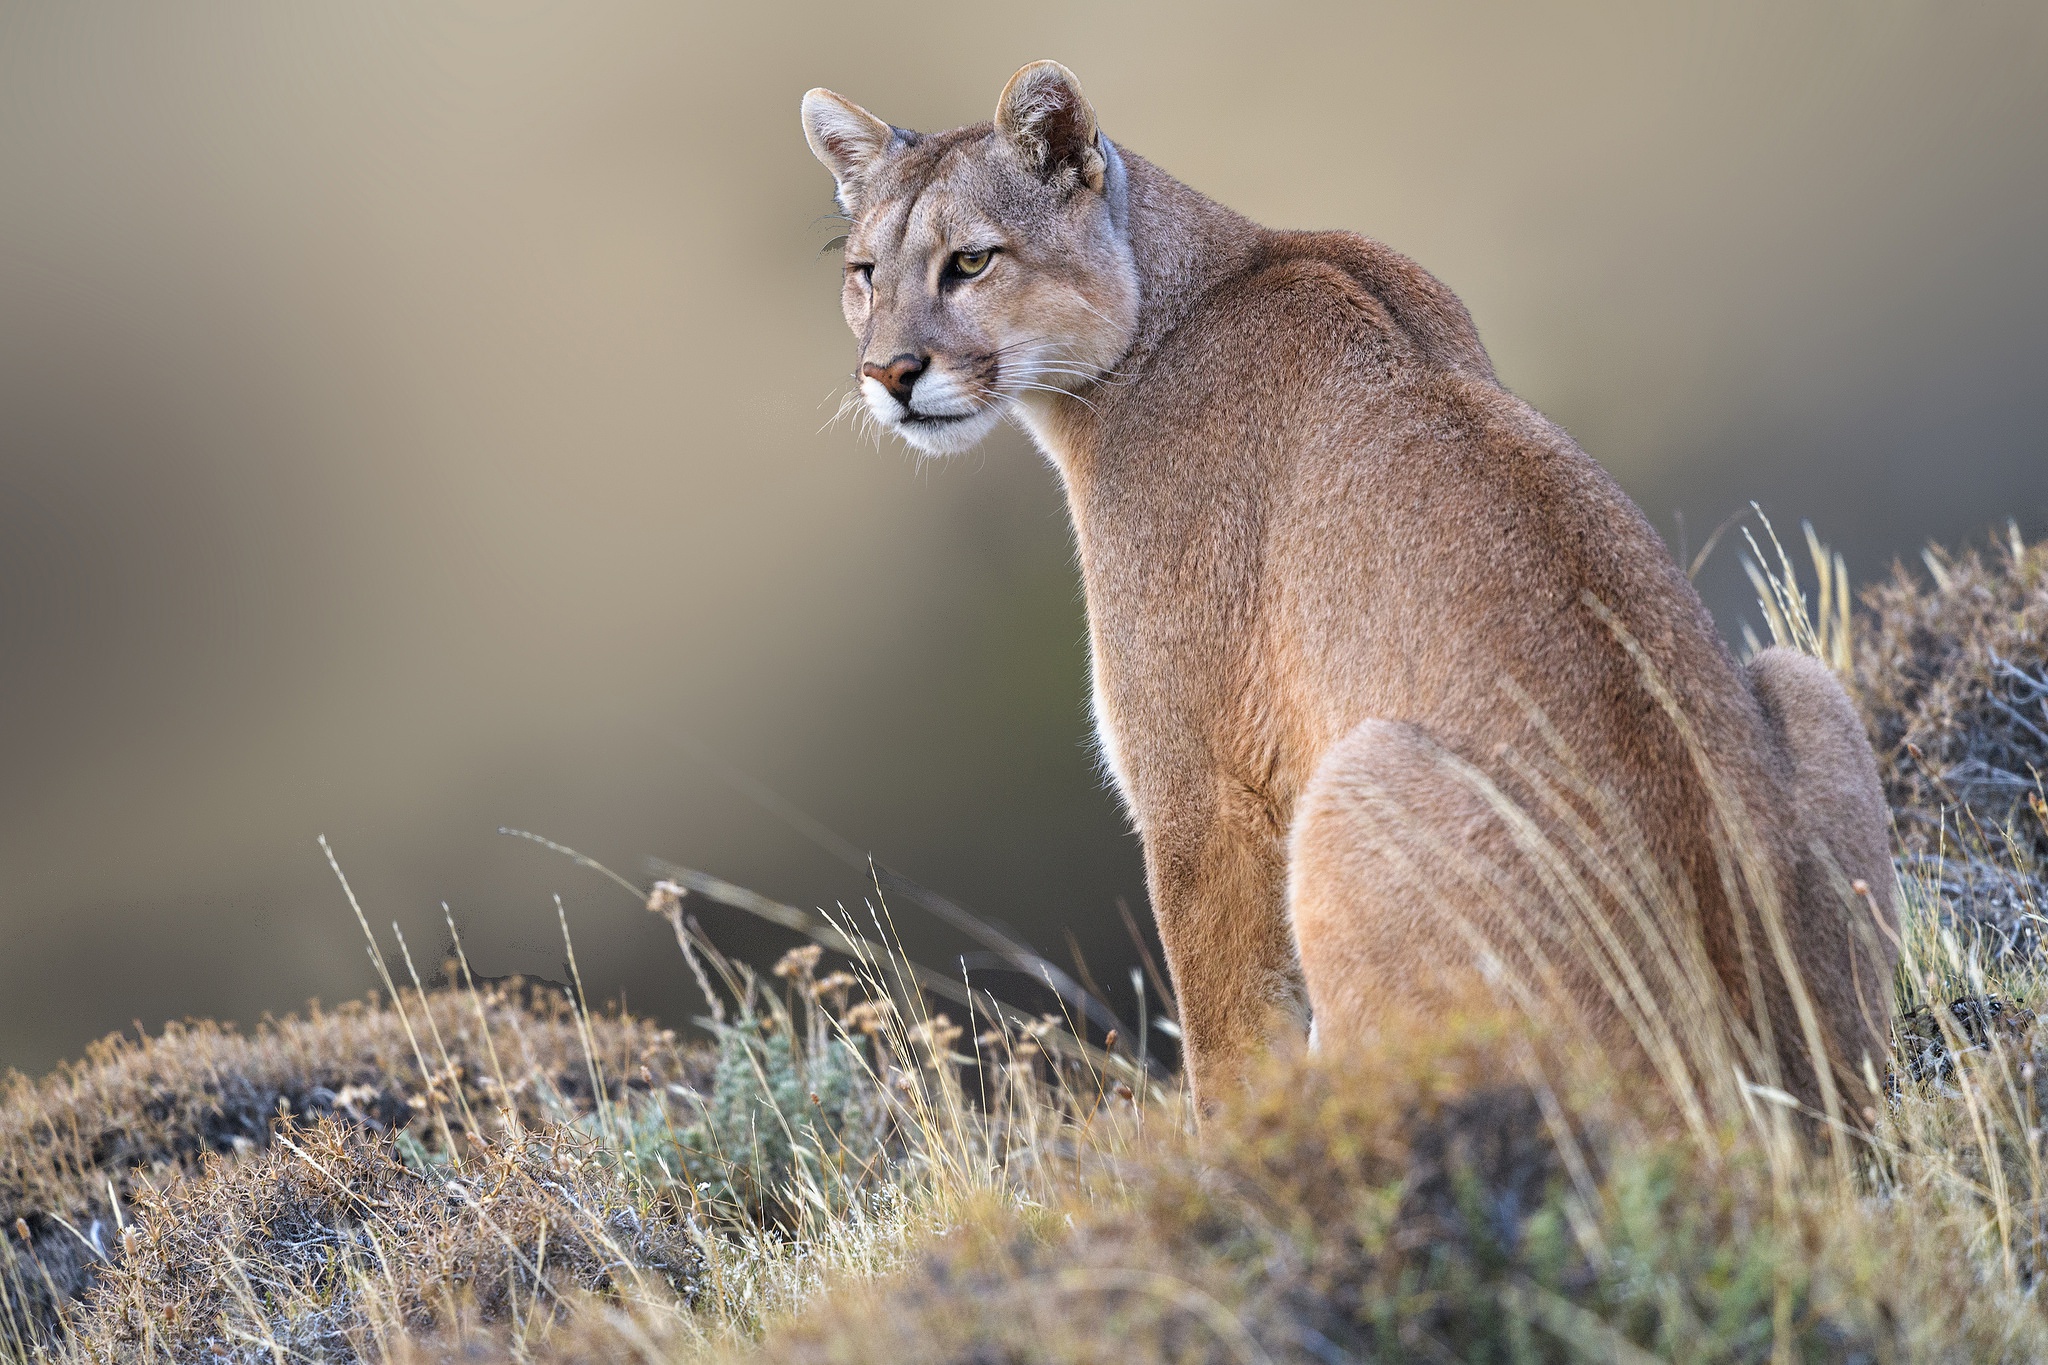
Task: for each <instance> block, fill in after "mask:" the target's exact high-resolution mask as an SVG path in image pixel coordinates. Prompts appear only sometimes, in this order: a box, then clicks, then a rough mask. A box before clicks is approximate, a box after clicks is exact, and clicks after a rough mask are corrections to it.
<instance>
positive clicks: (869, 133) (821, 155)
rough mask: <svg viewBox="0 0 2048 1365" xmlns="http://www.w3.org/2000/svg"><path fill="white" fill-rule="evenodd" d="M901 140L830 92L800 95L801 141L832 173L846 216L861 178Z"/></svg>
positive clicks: (856, 107)
mask: <svg viewBox="0 0 2048 1365" xmlns="http://www.w3.org/2000/svg"><path fill="white" fill-rule="evenodd" d="M902 139H903V134H902V133H901V132H900V131H898V130H897V129H895V128H891V127H890V126H889V125H888V124H886V123H884V122H882V121H881V120H880V119H878V118H876V117H875V116H874V115H873V114H870V113H869V112H868V111H867V110H865V109H863V108H861V107H860V106H859V105H858V104H855V103H854V102H853V101H852V100H849V99H845V98H843V97H841V96H839V95H835V94H833V93H832V92H831V91H830V90H825V89H818V90H812V91H809V92H807V93H806V94H805V95H804V140H805V141H806V142H808V143H810V144H811V152H812V154H813V155H815V156H816V157H817V158H818V160H820V161H822V162H824V163H825V169H826V170H828V171H830V172H832V180H833V183H834V184H835V185H836V186H837V187H838V191H839V206H840V207H841V208H843V209H845V210H846V211H847V212H848V213H851V212H853V200H854V191H855V190H856V189H857V188H858V187H859V185H860V181H861V177H862V176H864V175H866V174H867V173H868V171H869V169H870V168H872V167H873V166H874V164H875V163H876V162H878V161H880V160H881V159H882V158H883V157H884V156H886V155H887V154H888V152H889V149H890V148H891V147H893V146H894V145H895V144H896V143H897V142H899V141H901V140H902Z"/></svg>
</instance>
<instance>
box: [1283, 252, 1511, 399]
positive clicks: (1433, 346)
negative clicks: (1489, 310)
mask: <svg viewBox="0 0 2048 1365" xmlns="http://www.w3.org/2000/svg"><path fill="white" fill-rule="evenodd" d="M1262 246H1263V250H1262V251H1261V252H1260V256H1261V260H1262V268H1261V270H1260V275H1261V276H1262V277H1263V279H1264V280H1265V281H1267V282H1270V283H1271V284H1276V285H1277V284H1283V283H1285V284H1288V285H1293V284H1296V283H1297V282H1305V281H1308V280H1316V281H1319V282H1321V283H1322V284H1324V285H1325V286H1327V287H1330V288H1332V289H1334V290H1336V291H1338V292H1339V293H1341V294H1344V295H1346V296H1348V297H1349V298H1350V300H1351V301H1352V302H1354V303H1356V304H1359V305H1369V306H1370V307H1371V308H1372V309H1373V310H1374V311H1376V312H1377V313H1378V314H1379V315H1380V316H1381V317H1383V318H1384V319H1385V325H1386V326H1387V327H1388V328H1389V329H1390V330H1391V331H1392V333H1393V334H1394V335H1395V336H1397V337H1398V338H1399V339H1400V340H1401V341H1402V342H1403V343H1405V344H1406V346H1407V347H1408V348H1410V350H1411V351H1412V354H1413V357H1414V358H1415V359H1417V360H1419V361H1420V362H1421V363H1423V364H1424V365H1426V366H1428V367H1430V368H1432V369H1437V370H1443V371H1448V372H1450V373H1453V374H1458V375H1463V376H1465V377H1468V378H1472V379H1480V380H1484V381H1485V382H1487V383H1489V384H1490V383H1493V382H1494V374H1493V362H1492V360H1491V359H1490V358H1488V356H1487V354H1486V348H1485V347H1484V346H1483V345H1481V344H1480V341H1479V330H1478V328H1476V327H1474V326H1473V324H1472V315H1471V314H1470V313H1468V312H1467V311H1466V310H1465V305H1464V304H1463V303H1462V302H1460V301H1459V299H1458V296H1457V295H1456V294H1454V293H1452V292H1451V291H1450V290H1449V289H1448V288H1446V287H1445V285H1444V284H1443V282H1442V281H1441V280H1439V279H1437V278H1436V276H1434V275H1432V274H1430V273H1429V272H1428V271H1427V270H1424V269H1423V268H1422V267H1421V266H1419V265H1417V264H1416V263H1415V262H1414V261H1412V260H1410V259H1409V258H1408V257H1406V256H1403V255H1402V254H1401V253H1400V252H1398V251H1395V250H1394V249H1393V248H1391V247H1388V246H1386V245H1384V244H1382V243H1380V242H1376V241H1373V240H1372V239H1371V238H1369V237H1364V236H1361V235H1359V234H1358V233H1355V232H1269V233H1267V234H1266V237H1265V241H1264V242H1263V243H1262Z"/></svg>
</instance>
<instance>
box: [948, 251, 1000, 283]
mask: <svg viewBox="0 0 2048 1365" xmlns="http://www.w3.org/2000/svg"><path fill="white" fill-rule="evenodd" d="M994 258H995V252H993V251H956V252H954V253H953V273H954V274H955V275H958V276H959V277H960V278H961V279H963V280H971V279H973V278H974V277H975V276H976V275H979V274H980V273H981V272H982V271H984V270H986V269H988V263H989V262H990V261H991V260H993V259H994Z"/></svg>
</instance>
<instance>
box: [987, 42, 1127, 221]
mask: <svg viewBox="0 0 2048 1365" xmlns="http://www.w3.org/2000/svg"><path fill="white" fill-rule="evenodd" d="M996 131H997V132H999V133H1001V134H1002V135H1003V136H1004V137H1005V138H1007V139H1009V142H1010V145H1011V146H1012V147H1014V148H1015V149H1016V151H1017V154H1018V156H1020V157H1022V158H1023V160H1024V164H1025V165H1026V166H1029V167H1030V168H1031V169H1032V170H1033V171H1035V172H1036V173H1037V174H1039V175H1041V176H1043V177H1045V178H1046V179H1047V180H1051V179H1053V178H1055V177H1056V176H1059V175H1061V174H1063V173H1065V172H1067V171H1072V172H1073V173H1074V175H1075V177H1076V178H1077V179H1078V180H1079V181H1080V182H1081V183H1082V184H1084V185H1086V186H1087V187H1088V188H1089V189H1091V190H1094V191H1096V192H1097V193H1100V192H1101V190H1102V186H1103V179H1104V175H1105V173H1106V171H1107V163H1106V162H1105V161H1104V160H1103V156H1102V149H1101V148H1100V147H1098V146H1097V145H1096V137H1095V110H1094V108H1093V107H1091V106H1090V105H1089V103H1088V97H1087V96H1086V95H1083V94H1082V93H1081V82H1080V81H1078V80H1076V79H1075V78H1074V73H1073V72H1071V71H1069V70H1067V69H1066V68H1065V67H1064V66H1061V65H1060V64H1059V63H1058V62H1033V63H1032V64H1031V65H1029V66H1027V67H1025V68H1024V69H1023V70H1022V71H1019V72H1018V73H1017V74H1016V75H1014V76H1012V77H1010V83H1009V84H1008V85H1006V86H1004V87H1003V95H1002V98H1001V99H999V100H997V101H996Z"/></svg>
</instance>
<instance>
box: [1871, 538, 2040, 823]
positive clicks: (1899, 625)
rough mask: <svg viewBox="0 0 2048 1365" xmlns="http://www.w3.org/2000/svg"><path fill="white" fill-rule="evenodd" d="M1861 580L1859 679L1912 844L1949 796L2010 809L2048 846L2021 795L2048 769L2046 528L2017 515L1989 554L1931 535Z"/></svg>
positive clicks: (1990, 809) (1990, 811)
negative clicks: (2039, 537) (2023, 535)
mask: <svg viewBox="0 0 2048 1365" xmlns="http://www.w3.org/2000/svg"><path fill="white" fill-rule="evenodd" d="M1923 563H1924V564H1925V566H1926V569H1927V579H1926V580H1924V581H1923V580H1922V579H1920V578H1918V577H1916V576H1915V575H1914V574H1913V573H1911V572H1910V571H1909V570H1907V568H1906V567H1905V566H1904V565H1903V564H1895V565H1893V567H1892V577H1891V579H1890V581H1889V582H1886V583H1881V584H1878V585H1876V586H1874V587H1871V588H1869V589H1867V590H1866V591H1865V592H1864V594H1863V601H1864V604H1865V605H1866V606H1867V607H1868V608H1869V609H1870V611H1871V619H1870V620H1869V621H1868V622H1867V624H1866V628H1865V629H1863V630H1862V631H1860V632H1859V636H1858V639H1857V642H1856V683H1857V689H1858V700H1859V701H1860V703H1861V705H1862V708H1863V714H1864V718H1865V720H1866V721H1867V722H1868V724H1869V726H1870V733H1871V740H1872V742H1873V744H1874V745H1875V746H1876V749H1877V755H1878V765H1879V769H1880V772H1881V774H1882V776H1883V778H1884V784H1885V793H1886V795H1887V797H1888V798H1889V799H1890V802H1891V804H1892V806H1893V808H1894V809H1895V810H1896V811H1897V813H1898V817H1899V822H1900V826H1901V832H1902V834H1903V835H1904V836H1905V838H1906V839H1907V840H1908V843H1909V845H1910V846H1911V847H1912V848H1914V849H1915V850H1916V851H1921V852H1937V851H1939V849H1938V847H1937V841H1938V836H1939V830H1940V817H1941V812H1942V811H1943V810H1944V808H1952V807H1954V806H1957V805H1966V806H1969V807H1970V808H1971V809H1972V810H1974V811H1975V812H1976V814H1977V816H1978V818H1979V819H1980V820H1981V821H1983V822H1985V823H1987V824H1989V825H1992V826H2003V825H2005V824H2007V823H2008V822H2009V821H2011V822H2015V823H2016V824H2017V825H2018V827H2019V828H2020V829H2021V830H2023V831H2024V833H2025V836H2026V839H2027V841H2028V842H2029V844H2030V846H2031V849H2032V851H2033V852H2034V853H2035V854H2036V855H2039V856H2048V825H2043V824H2042V823H2041V822H2040V821H2038V820H2036V819H2034V818H2033V812H2032V811H2031V810H2029V809H2027V808H2028V807H2029V806H2030V804H2031V803H2030V802H2029V800H2028V796H2029V794H2030V793H2038V791H2039V789H2040V783H2041V781H2042V779H2043V778H2044V777H2048V542H2042V543H2039V544H2035V545H2032V546H2029V545H2027V544H2025V543H2024V542H2023V541H2022V540H2021V539H2020V536H2019V532H2018V530H2017V528H2013V529H2012V530H2011V532H2010V534H2009V536H2008V537H2007V539H2006V540H2005V541H2003V542H1994V543H1993V545H1992V547H1991V554H1990V556H1989V557H1988V558H1987V557H1986V556H1985V555H1984V554H1982V553H1980V552H1979V551H1977V550H1974V549H1972V550H1967V551H1965V552H1963V553H1962V554H1959V555H1958V554H1951V553H1949V552H1948V551H1946V550H1943V549H1941V548H1939V547H1930V548H1929V549H1928V551H1927V552H1926V554H1925V555H1924V556H1923Z"/></svg>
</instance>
